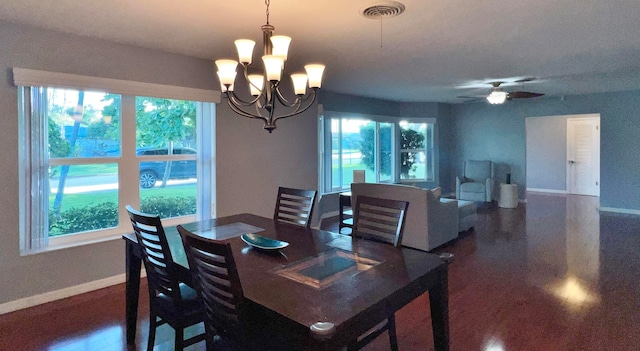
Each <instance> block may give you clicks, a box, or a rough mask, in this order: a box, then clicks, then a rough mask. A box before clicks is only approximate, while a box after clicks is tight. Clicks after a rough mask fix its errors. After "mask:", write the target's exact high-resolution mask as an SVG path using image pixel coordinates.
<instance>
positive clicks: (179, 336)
mask: <svg viewBox="0 0 640 351" xmlns="http://www.w3.org/2000/svg"><path fill="white" fill-rule="evenodd" d="M175 330H176V342H175V345H176V347H175V349H176V351H182V350H183V349H184V328H176V329H175Z"/></svg>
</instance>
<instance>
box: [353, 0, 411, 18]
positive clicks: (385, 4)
mask: <svg viewBox="0 0 640 351" xmlns="http://www.w3.org/2000/svg"><path fill="white" fill-rule="evenodd" d="M403 12H404V5H403V4H401V3H399V2H397V1H381V2H378V3H375V4H371V5H369V6H367V7H365V8H364V9H362V12H361V14H362V16H364V17H365V18H370V19H381V18H391V17H396V16H398V15H400V14H401V13H403Z"/></svg>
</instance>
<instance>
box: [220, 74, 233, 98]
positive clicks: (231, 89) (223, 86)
mask: <svg viewBox="0 0 640 351" xmlns="http://www.w3.org/2000/svg"><path fill="white" fill-rule="evenodd" d="M216 73H217V74H218V80H220V89H222V92H223V93H224V92H227V91H233V82H232V83H231V84H230V85H228V86H229V88H227V86H226V85H224V83H223V82H222V81H223V80H224V78H222V75H221V74H220V71H218V72H216ZM233 78H234V81H235V76H234V77H233Z"/></svg>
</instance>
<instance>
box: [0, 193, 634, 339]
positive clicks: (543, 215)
mask: <svg viewBox="0 0 640 351" xmlns="http://www.w3.org/2000/svg"><path fill="white" fill-rule="evenodd" d="M527 200H528V202H527V204H526V205H523V204H520V206H519V207H518V208H517V209H502V208H498V207H497V206H496V205H495V204H491V205H483V206H481V207H480V208H479V211H478V212H479V213H478V214H479V219H478V223H477V225H476V227H475V230H473V231H470V232H467V233H463V234H462V235H461V237H460V238H459V239H458V240H456V241H455V242H453V243H451V244H450V245H447V246H446V247H443V248H440V249H437V250H436V252H437V253H440V252H450V253H453V254H455V261H454V262H453V263H452V264H451V266H450V270H449V296H450V298H449V313H450V328H451V329H450V330H451V350H459V351H474V350H481V351H527V350H536V351H538V350H576V351H577V350H581V351H590V350H593V351H596V350H597V351H602V350H612V351H613V350H615V351H618V350H640V332H639V331H640V312H639V311H640V216H632V215H619V214H610V213H599V212H598V211H597V205H598V203H597V198H592V197H584V196H565V195H543V194H536V193H529V194H528V195H527ZM323 227H326V228H329V229H337V221H328V222H327V221H325V223H324V224H323ZM123 259H124V258H123ZM143 291H146V288H145V290H143ZM146 298H147V297H146V296H143V299H142V300H141V302H140V306H141V309H142V310H141V312H140V314H141V316H143V318H142V319H141V320H140V321H139V323H138V330H139V332H138V336H137V338H136V340H137V342H138V345H137V349H144V345H146V336H147V335H146V334H147V326H148V310H146V309H147V308H148V307H147V304H148V302H147V299H146ZM428 301H429V300H428V296H427V295H425V296H422V297H420V298H418V299H417V300H415V301H413V302H412V303H411V304H409V305H408V306H406V307H405V308H404V309H402V310H400V311H399V312H398V313H397V314H396V321H397V322H396V323H397V329H398V339H399V340H398V343H399V347H400V350H425V349H426V350H432V349H433V341H432V336H431V322H430V318H429V303H428ZM145 318H146V319H145ZM172 340H173V331H172V330H171V328H170V327H167V326H162V327H160V328H159V330H158V336H157V344H158V346H157V347H156V350H171V349H172ZM388 347H389V346H388V340H387V338H386V336H382V337H380V338H378V340H376V341H375V342H374V343H372V344H370V345H369V346H368V347H367V348H366V349H365V350H387V349H388ZM126 349H127V347H126V345H125V342H124V285H123V284H121V285H117V286H114V287H110V288H107V289H102V290H99V291H95V292H91V293H88V294H83V295H79V296H74V297H71V298H68V299H65V300H61V301H57V302H53V303H49V304H46V305H41V306H37V307H33V308H30V309H26V310H22V311H17V312H14V313H10V314H5V315H2V316H0V350H60V351H75V350H101V351H102V350H126ZM130 349H136V347H132V348H130ZM188 350H204V344H199V345H194V346H193V347H191V348H188Z"/></svg>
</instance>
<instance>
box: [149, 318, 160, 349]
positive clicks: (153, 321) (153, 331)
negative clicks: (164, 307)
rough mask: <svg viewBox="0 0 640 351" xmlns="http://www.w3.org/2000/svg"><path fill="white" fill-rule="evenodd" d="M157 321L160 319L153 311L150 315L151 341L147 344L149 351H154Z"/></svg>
mask: <svg viewBox="0 0 640 351" xmlns="http://www.w3.org/2000/svg"><path fill="white" fill-rule="evenodd" d="M157 319H158V317H157V316H156V314H155V312H154V311H153V310H152V311H151V312H150V315H149V341H148V342H147V351H153V345H154V344H155V342H156V327H157Z"/></svg>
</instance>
